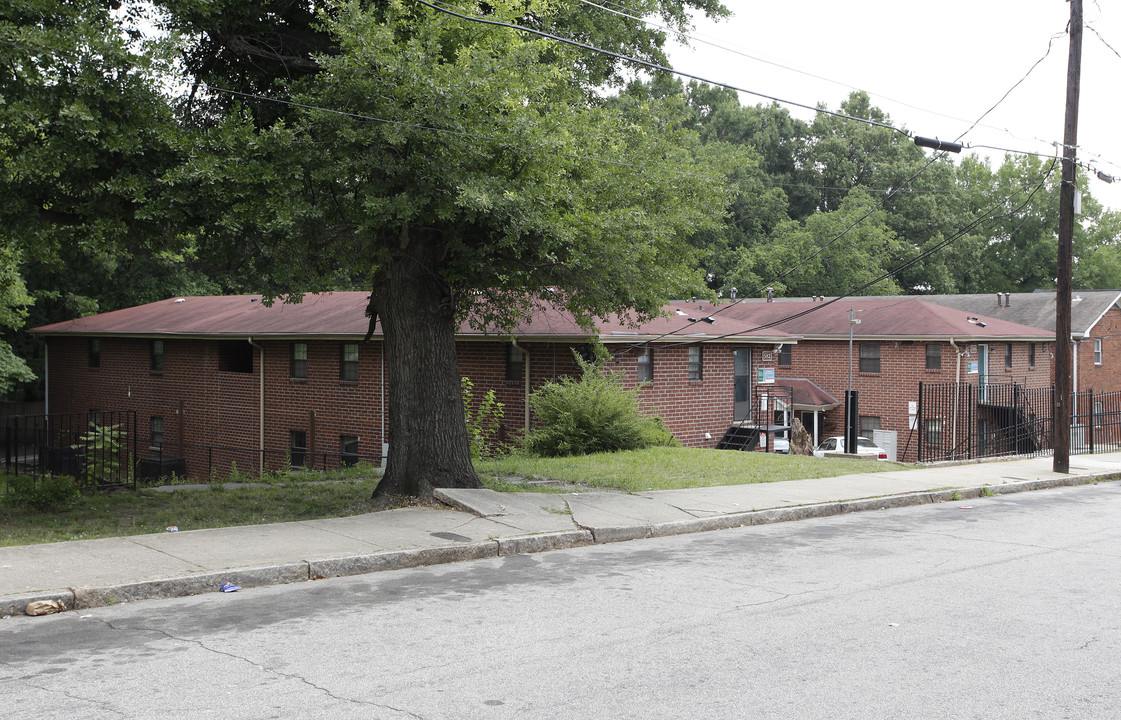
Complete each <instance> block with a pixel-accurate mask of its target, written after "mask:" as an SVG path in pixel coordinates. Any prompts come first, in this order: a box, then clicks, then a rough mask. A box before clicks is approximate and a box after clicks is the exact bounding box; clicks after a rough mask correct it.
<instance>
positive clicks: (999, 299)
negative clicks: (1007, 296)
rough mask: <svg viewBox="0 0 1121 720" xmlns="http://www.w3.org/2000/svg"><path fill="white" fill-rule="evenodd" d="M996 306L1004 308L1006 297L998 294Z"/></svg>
mask: <svg viewBox="0 0 1121 720" xmlns="http://www.w3.org/2000/svg"><path fill="white" fill-rule="evenodd" d="M996 306H997V307H1004V295H1003V294H1001V293H997V294H996Z"/></svg>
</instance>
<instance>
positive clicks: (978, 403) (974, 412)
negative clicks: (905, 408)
mask: <svg viewBox="0 0 1121 720" xmlns="http://www.w3.org/2000/svg"><path fill="white" fill-rule="evenodd" d="M917 405H918V412H917V414H916V417H915V422H914V423H913V426H912V428H911V432H910V434H909V437H908V442H907V447H906V448H905V449H904V451H903V455H901V457H906V454H907V453H908V452H914V456H913V458H912V459H916V460H918V461H919V462H937V461H940V460H962V459H970V458H985V457H1000V456H1005V455H1008V456H1011V455H1016V456H1027V457H1032V456H1036V455H1043V454H1047V453H1050V452H1052V451H1053V450H1054V444H1053V429H1054V408H1055V391H1054V388H1053V387H1046V388H1025V387H1023V386H1021V385H1020V384H1018V383H1008V384H1001V385H987V386H984V387H977V386H975V385H970V384H966V383H919V400H918V403H917ZM1071 407H1072V417H1071V434H1070V452H1071V453H1072V454H1087V453H1093V452H1105V451H1112V450H1118V449H1121V392H1117V391H1114V392H1104V393H1103V392H1095V391H1093V390H1087V391H1084V392H1079V393H1074V394H1073V396H1072V404H1071ZM912 449H913V450H912Z"/></svg>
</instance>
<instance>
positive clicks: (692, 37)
mask: <svg viewBox="0 0 1121 720" xmlns="http://www.w3.org/2000/svg"><path fill="white" fill-rule="evenodd" d="M579 2H581V3H583V4H584V5H589V6H591V7H594V8H599V9H601V10H604V11H606V12H609V13H612V14H614V15H619V16H622V17H625V18H628V19H630V20H635V21H637V22H641V23H644V24H646V25H647V26H649V27H655V28H658V29H660V30H665V31H667V32H671V33H674V34H675V35H678V36H679V37H683V38H687V39H688V40H691V41H693V42H696V43H700V44H702V45H708V46H710V47H714V48H716V49H718V50H723V51H724V52H729V53H732V54H733V55H739V56H740V57H745V58H747V59H749V60H754V61H756V62H759V63H763V64H764V65H771V66H772V67H776V68H779V69H780V70H786V71H788V72H792V73H795V74H797V75H804V76H805V77H809V78H813V79H815V80H822V81H824V82H827V83H831V84H833V85H837V86H840V87H843V88H847V89H849V90H856V91H859V92H865V93H868V94H869V95H872V96H875V97H879V98H882V99H884V100H888V101H890V102H892V103H895V104H896V105H901V106H903V107H906V108H910V109H912V110H917V111H919V112H922V113H926V114H928V115H932V116H934V117H942V118H946V119H947V120H953V121H955V122H964V123H967V122H969V121H968V120H965V119H964V118H959V117H955V116H953V115H947V114H945V113H941V112H938V111H935V110H929V109H927V108H922V107H919V106H917V105H912V104H910V103H907V102H904V101H902V100H897V99H895V98H892V97H888V96H887V95H884V94H883V93H877V92H872V91H870V90H865V89H863V88H860V87H857V86H855V85H852V84H850V83H846V82H842V81H840V80H834V79H832V78H828V77H825V76H824V75H818V74H816V73H812V72H807V71H805V70H800V69H799V68H796V67H792V66H790V65H783V64H782V63H779V62H775V61H774V60H768V59H766V58H763V57H759V56H757V55H752V54H751V53H747V52H744V51H743V50H740V49H738V48H734V47H730V46H728V45H722V44H720V43H717V42H713V41H711V40H707V39H705V38H703V37H700V36H698V35H695V34H691V33H686V32H681V31H679V30H675V29H674V28H672V27H669V26H667V25H663V24H661V23H656V22H654V21H652V20H648V19H646V18H642V17H639V16H637V15H630V14H627V13H625V12H622V11H621V10H614V9H612V8H609V7H606V6H605V5H600V4H598V3H595V2H592V0H579ZM607 4H610V5H617V3H607ZM617 6H618V5H617ZM620 7H622V6H620ZM627 9H628V10H629V9H630V8H627ZM1064 35H1065V33H1056V34H1055V35H1053V36H1052V37H1051V40H1050V41H1049V42H1048V43H1047V51H1046V52H1045V53H1044V54H1043V57H1041V58H1040V59H1039V60H1037V61H1036V62H1035V65H1032V70H1034V69H1035V67H1036V65H1039V64H1040V63H1041V62H1043V61H1044V60H1045V59H1046V58H1047V56H1048V55H1049V54H1050V53H1051V45H1052V43H1053V42H1054V41H1055V40H1056V39H1057V38H1060V37H1063V36H1064ZM1030 73H1031V70H1029V71H1028V74H1030ZM1024 77H1025V78H1026V77H1027V76H1026V75H1025V76H1024ZM1020 82H1023V80H1022V79H1021V80H1020ZM1019 84H1020V83H1019V82H1018V83H1016V85H1019ZM1015 87H1016V86H1015V85H1014V86H1013V87H1012V89H1015ZM1012 89H1010V90H1009V91H1008V92H1012ZM1005 97H1007V94H1006V95H1005ZM1003 101H1004V98H1001V101H1000V102H1003ZM1000 102H998V103H997V105H999V104H1000ZM997 105H994V106H993V107H992V108H989V110H988V111H987V112H985V113H984V114H982V115H981V117H980V118H978V119H977V120H975V121H973V123H972V125H971V126H970V128H969V130H972V129H974V128H976V127H986V128H989V129H990V130H998V131H1000V132H1005V133H1008V134H1009V135H1011V136H1012V137H1017V136H1016V134H1015V133H1013V132H1012V131H1011V130H1009V129H1008V128H1001V127H998V126H996V125H984V124H982V123H981V120H982V119H984V117H985V115H988V114H989V113H990V112H992V111H993V110H994V109H995V108H996V107H997ZM969 130H966V132H965V133H962V135H963V136H964V135H965V134H966V133H968V132H969ZM1035 139H1036V140H1039V141H1040V142H1046V141H1044V140H1042V139H1040V138H1035Z"/></svg>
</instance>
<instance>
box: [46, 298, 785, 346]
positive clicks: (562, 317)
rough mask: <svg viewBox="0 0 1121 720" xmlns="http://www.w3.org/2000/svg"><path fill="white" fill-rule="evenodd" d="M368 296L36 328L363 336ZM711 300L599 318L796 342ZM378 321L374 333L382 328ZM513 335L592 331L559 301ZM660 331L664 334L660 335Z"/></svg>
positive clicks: (617, 338) (634, 330) (611, 331)
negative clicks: (636, 315) (652, 313)
mask: <svg viewBox="0 0 1121 720" xmlns="http://www.w3.org/2000/svg"><path fill="white" fill-rule="evenodd" d="M368 298H369V295H368V293H365V292H360V291H347V292H333V293H324V294H321V295H306V296H304V298H303V301H302V302H299V303H283V302H276V303H274V304H272V305H271V306H266V305H264V303H262V302H261V296H260V295H221V296H196V297H191V296H188V297H179V298H169V299H167V300H160V301H158V302H154V303H149V304H147V305H138V306H136V307H131V308H125V309H123V310H115V311H112V312H106V313H101V314H99V315H91V316H89V317H83V318H77V319H74V320H67V321H64V322H60V323H54V324H52V325H43V326H41V327H37V328H35V329H33V330H31V331H30V332H32V333H35V334H39V335H107V336H145V337H148V336H160V335H176V336H183V337H249V336H252V337H264V338H267V337H324V336H326V337H361V336H364V335H365V334H366V331H367V329H368V327H369V318H367V317H366V305H367V302H368ZM713 310H714V308H713V306H712V305H711V304H710V303H705V302H697V303H693V302H691V303H684V302H680V303H672V304H670V305H668V306H667V307H666V312H667V313H668V316H667V317H659V318H654V319H653V320H650V321H648V322H645V323H642V324H640V325H638V326H633V327H632V326H629V325H628V324H627V323H625V322H623V321H622V320H620V319H619V318H618V317H610V318H608V319H606V320H604V321H602V322H599V323H597V324H596V328H597V330H598V334H599V337H600V339H601V340H602V341H603V342H605V343H612V342H636V341H643V342H645V341H649V340H655V339H661V340H663V341H664V342H674V341H681V340H698V339H707V340H712V339H720V338H722V337H724V336H729V337H727V341H728V342H761V343H767V342H794V341H795V338H793V337H792V336H791V335H790V334H789V333H788V332H786V331H783V330H776V329H772V330H758V329H754V328H753V326H752V325H751V323H747V322H744V321H742V320H738V319H736V318H733V317H731V316H730V315H725V314H719V315H716V316H714V317H712V318H711V320H712V322H706V321H705V318H708V317H709V316H711V315H712V314H713ZM380 333H381V328H380V326H378V327H376V328H375V333H374V334H375V335H380ZM512 334H513V335H515V336H517V337H521V338H541V339H549V338H551V339H560V338H565V339H586V338H589V337H591V336H592V334H593V333H592V332H589V331H587V330H585V329H583V328H581V327H580V326H579V325H578V324H577V323H576V321H575V319H574V318H573V316H572V315H571V314H570V313H568V312H566V311H564V310H562V309H559V308H557V307H553V306H542V307H541V308H539V309H537V310H536V311H534V313H533V314H532V316H531V318H530V319H529V321H528V322H525V323H523V324H521V325H519V326H518V327H517V328H516V329H515V330H514V332H513V333H512ZM459 335H460V337H461V338H464V339H470V338H483V337H509V336H510V333H501V332H495V331H491V332H489V333H488V332H480V331H478V330H475V329H473V328H471V327H470V326H469V324H468V323H466V322H465V323H463V324H462V325H461V326H460V329H459ZM663 336H665V337H663Z"/></svg>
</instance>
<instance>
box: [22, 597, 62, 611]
mask: <svg viewBox="0 0 1121 720" xmlns="http://www.w3.org/2000/svg"><path fill="white" fill-rule="evenodd" d="M64 610H66V605H65V604H64V603H63V602H62V601H61V600H35V601H34V602H29V603H27V607H25V608H24V609H23V612H24V613H25V614H27V615H51V614H53V613H57V612H63V611H64Z"/></svg>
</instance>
